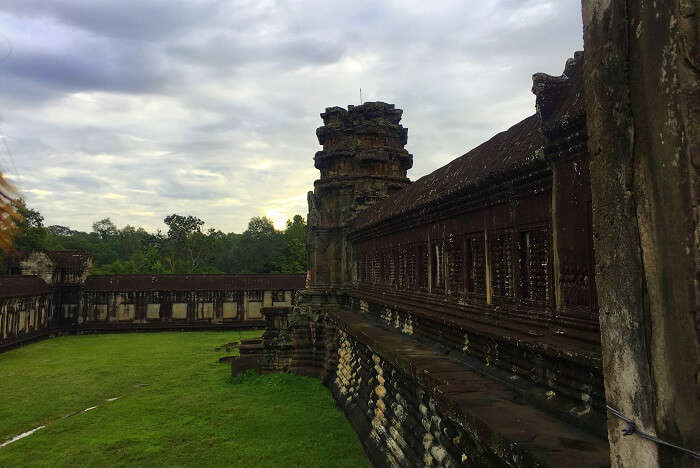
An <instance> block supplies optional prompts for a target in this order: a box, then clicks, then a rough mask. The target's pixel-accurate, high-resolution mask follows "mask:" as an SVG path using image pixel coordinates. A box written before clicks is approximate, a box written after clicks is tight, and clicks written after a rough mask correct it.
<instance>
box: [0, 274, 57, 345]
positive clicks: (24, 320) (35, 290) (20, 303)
mask: <svg viewBox="0 0 700 468" xmlns="http://www.w3.org/2000/svg"><path fill="white" fill-rule="evenodd" d="M13 291H14V292H13ZM55 328H56V323H55V320H54V307H53V291H52V289H51V288H50V287H49V285H48V284H46V283H45V282H44V281H43V280H42V279H41V278H39V277H37V276H25V277H15V276H3V275H0V351H2V350H5V349H9V348H11V347H13V346H16V345H18V344H21V343H24V342H27V341H31V340H34V339H37V338H40V337H43V336H46V335H48V334H49V333H51V332H52V331H53V330H55Z"/></svg>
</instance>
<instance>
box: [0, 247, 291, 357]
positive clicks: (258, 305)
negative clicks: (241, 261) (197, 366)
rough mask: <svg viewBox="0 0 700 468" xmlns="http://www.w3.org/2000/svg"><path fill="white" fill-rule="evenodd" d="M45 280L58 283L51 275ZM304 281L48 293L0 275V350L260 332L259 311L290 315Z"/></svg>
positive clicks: (97, 283)
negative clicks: (54, 340)
mask: <svg viewBox="0 0 700 468" xmlns="http://www.w3.org/2000/svg"><path fill="white" fill-rule="evenodd" d="M30 258H32V257H31V256H30ZM40 258H41V257H40ZM36 264H37V263H36V262H32V265H36ZM50 266H51V265H50V264H49V267H50ZM46 277H49V278H53V277H55V274H53V273H51V271H50V268H48V272H47V275H46ZM304 281H305V275H304V274H269V275H156V276H151V275H113V276H87V277H85V278H84V283H78V284H70V285H66V283H60V282H59V283H58V284H57V285H54V286H53V287H52V286H51V285H49V284H47V283H46V282H45V281H44V280H42V279H41V278H39V277H38V276H32V275H4V276H0V350H2V349H6V348H9V347H11V346H14V345H16V344H19V343H22V342H26V341H28V340H32V339H35V338H38V337H43V336H47V335H49V334H52V333H68V332H106V331H131V330H181V329H217V328H229V329H230V328H236V329H238V328H261V327H263V326H264V323H265V322H264V317H263V314H262V309H263V308H266V307H267V308H272V309H275V308H285V307H286V308H288V307H291V306H292V305H293V304H294V297H295V295H296V292H297V290H299V289H301V288H303V287H304ZM56 297H61V298H63V299H64V301H63V302H58V303H57V302H56V299H55V298H56ZM67 297H70V302H68V301H66V298H67ZM68 305H70V307H68Z"/></svg>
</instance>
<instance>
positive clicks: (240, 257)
mask: <svg viewBox="0 0 700 468" xmlns="http://www.w3.org/2000/svg"><path fill="white" fill-rule="evenodd" d="M13 205H14V208H15V211H16V212H17V213H18V214H19V216H18V217H17V220H16V221H17V222H16V224H17V229H16V230H15V231H14V233H13V248H15V249H17V250H33V249H45V250H82V251H85V252H88V253H90V254H91V255H92V257H93V261H94V266H93V268H92V270H91V271H90V273H91V274H94V275H97V274H135V273H142V274H163V273H181V274H183V273H274V272H281V273H294V272H305V271H306V270H307V257H306V223H305V222H304V218H302V217H301V216H300V215H296V216H294V218H293V219H292V220H291V221H287V226H286V228H285V229H284V230H283V231H279V230H276V229H275V227H274V225H273V224H272V222H271V221H270V220H269V219H268V218H266V217H254V218H252V219H251V220H250V222H249V223H248V229H246V230H245V231H244V232H243V233H242V234H236V233H224V232H222V231H219V230H216V229H209V230H206V231H203V230H202V226H203V225H204V221H203V220H201V219H199V218H197V217H195V216H183V215H179V214H172V215H170V216H167V217H166V218H165V219H164V220H163V222H164V223H165V225H166V226H167V232H165V233H163V232H161V231H160V230H159V231H158V232H156V233H155V234H154V233H149V232H147V231H146V230H144V229H143V228H140V227H133V226H129V225H126V226H124V227H122V228H118V227H117V226H116V225H115V224H114V223H113V222H112V221H111V220H110V219H109V218H105V219H101V220H99V221H96V222H95V223H94V224H93V225H92V232H89V233H88V232H81V231H76V230H73V229H71V228H69V227H67V226H58V225H53V226H45V225H44V217H43V216H42V215H41V213H39V212H38V211H37V210H34V209H32V208H30V207H28V206H27V204H26V202H25V201H24V200H22V199H19V200H16V201H14V202H13ZM3 255H4V254H3V253H2V252H0V263H2V257H3ZM2 270H4V267H3V265H1V264H0V271H2Z"/></svg>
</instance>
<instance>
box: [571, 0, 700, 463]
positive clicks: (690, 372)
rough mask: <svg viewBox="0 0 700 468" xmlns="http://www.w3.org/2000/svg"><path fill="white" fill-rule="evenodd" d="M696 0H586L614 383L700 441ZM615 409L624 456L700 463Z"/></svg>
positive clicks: (606, 362) (615, 458)
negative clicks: (633, 428)
mask: <svg viewBox="0 0 700 468" xmlns="http://www.w3.org/2000/svg"><path fill="white" fill-rule="evenodd" d="M699 17H700V11H698V3H697V2H695V1H687V0H669V1H664V2H661V1H656V2H633V1H620V2H609V1H608V2H603V1H595V0H585V1H583V25H584V43H585V47H586V63H585V70H584V77H585V82H586V86H585V93H586V111H587V115H586V118H587V126H588V148H589V152H590V154H591V165H590V168H591V189H592V195H593V208H594V209H593V215H594V216H593V224H594V226H595V230H596V234H597V235H596V237H595V238H594V240H595V251H596V283H597V287H598V304H599V307H600V310H601V314H600V325H601V342H602V351H603V368H604V373H605V390H606V396H607V400H608V404H610V405H611V406H612V407H614V408H615V409H617V410H619V411H621V412H622V413H623V414H625V415H626V416H627V417H628V418H630V419H633V420H634V421H635V422H636V424H637V427H638V428H639V429H640V430H642V431H644V432H646V433H649V434H654V435H657V436H659V437H660V438H662V439H664V440H667V441H669V442H671V443H673V444H676V445H679V446H681V447H686V448H688V449H691V450H695V451H700V413H699V411H698V408H700V366H699V365H698V364H699V362H700V351H699V347H700V325H699V324H700V312H699V311H700V306H699V304H700V299H699V298H700V275H699V272H700V261H699V258H700V224H699V223H698V221H699V219H698V217H699V213H700V210H699V209H698V207H699V206H700V203H699V202H698V200H699V199H700V185H699V183H698V180H699V179H698V167H700V160H699V157H700V131H699V129H700V125H698V122H699V121H700V46H699V44H700V42H699V41H698V37H699V36H698V31H699V27H698V18H699ZM625 427H626V424H625V422H623V421H622V420H620V419H616V418H611V419H610V420H609V422H608V434H609V440H610V445H611V454H612V464H613V466H664V467H666V466H669V467H670V466H673V467H679V466H697V460H693V459H692V458H691V457H689V456H687V455H684V454H682V453H681V452H680V451H678V450H675V449H672V448H669V447H665V446H663V445H659V444H656V443H654V442H652V441H649V440H646V439H643V438H640V437H625V436H623V435H622V430H623V429H624V428H625Z"/></svg>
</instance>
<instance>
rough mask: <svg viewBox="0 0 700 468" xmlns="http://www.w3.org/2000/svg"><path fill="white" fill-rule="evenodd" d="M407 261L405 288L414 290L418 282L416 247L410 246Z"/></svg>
mask: <svg viewBox="0 0 700 468" xmlns="http://www.w3.org/2000/svg"><path fill="white" fill-rule="evenodd" d="M407 250H408V259H407V261H406V276H407V278H406V280H407V285H406V286H407V287H409V288H415V287H417V282H418V259H417V255H416V247H415V246H414V245H412V246H410V247H409V248H408V249H407Z"/></svg>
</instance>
